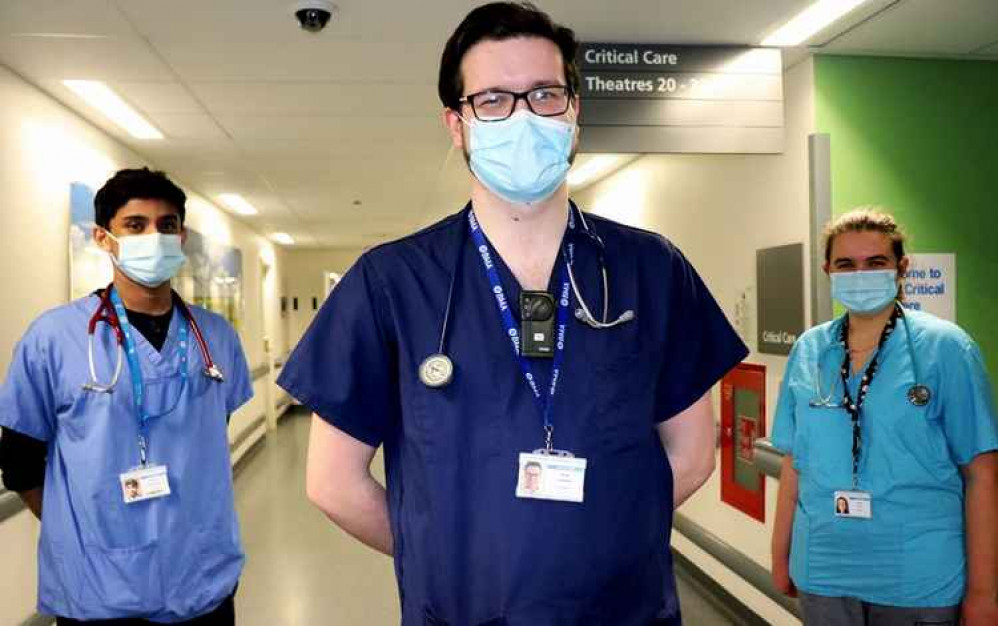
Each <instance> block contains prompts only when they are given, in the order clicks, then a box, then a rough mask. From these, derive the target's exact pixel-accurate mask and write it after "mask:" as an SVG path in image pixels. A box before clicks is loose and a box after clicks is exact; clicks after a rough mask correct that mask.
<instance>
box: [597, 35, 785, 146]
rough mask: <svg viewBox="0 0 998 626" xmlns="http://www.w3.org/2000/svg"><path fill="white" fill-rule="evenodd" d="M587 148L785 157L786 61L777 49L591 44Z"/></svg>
mask: <svg viewBox="0 0 998 626" xmlns="http://www.w3.org/2000/svg"><path fill="white" fill-rule="evenodd" d="M578 63H579V69H580V71H581V74H582V88H581V94H580V95H581V96H582V112H581V118H580V123H581V125H582V127H583V128H584V129H585V130H584V132H583V133H582V150H583V151H585V152H613V153H665V152H671V153H777V152H782V151H783V59H782V56H781V54H780V51H779V50H776V49H771V48H746V47H731V46H720V47H706V46H669V45H657V44H656V45H651V44H619V43H584V44H582V45H581V47H580V51H579V57H578Z"/></svg>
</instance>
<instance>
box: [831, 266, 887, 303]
mask: <svg viewBox="0 0 998 626" xmlns="http://www.w3.org/2000/svg"><path fill="white" fill-rule="evenodd" d="M829 277H830V278H831V280H832V297H833V298H835V299H836V300H838V301H839V302H840V303H841V304H842V306H844V307H845V308H847V309H849V311H850V312H852V313H860V314H869V313H876V312H878V311H882V310H883V309H884V308H885V307H887V306H888V305H890V304H891V303H892V302H894V300H895V299H897V295H898V285H897V277H898V273H897V270H872V271H865V272H834V273H832V274H829Z"/></svg>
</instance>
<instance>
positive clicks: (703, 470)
mask: <svg viewBox="0 0 998 626" xmlns="http://www.w3.org/2000/svg"><path fill="white" fill-rule="evenodd" d="M668 456H669V464H670V465H671V466H672V503H673V504H672V506H673V508H679V506H680V505H682V504H683V503H684V502H686V501H687V500H689V499H690V496H692V495H693V494H694V493H696V492H697V490H698V489H700V487H702V486H703V485H704V483H706V482H707V479H709V478H710V475H711V474H713V473H714V465H715V462H714V451H713V449H710V450H709V454H708V453H701V454H699V455H689V454H673V453H668Z"/></svg>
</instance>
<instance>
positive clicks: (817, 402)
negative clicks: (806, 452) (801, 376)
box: [808, 303, 932, 409]
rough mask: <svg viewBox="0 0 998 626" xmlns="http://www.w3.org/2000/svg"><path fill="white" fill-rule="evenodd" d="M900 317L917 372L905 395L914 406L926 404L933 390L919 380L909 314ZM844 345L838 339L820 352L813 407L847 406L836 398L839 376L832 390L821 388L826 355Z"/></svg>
mask: <svg viewBox="0 0 998 626" xmlns="http://www.w3.org/2000/svg"><path fill="white" fill-rule="evenodd" d="M895 306H898V307H899V306H901V305H900V304H897V303H895ZM899 317H900V318H901V320H902V322H903V323H904V334H905V335H906V342H907V345H908V355H909V357H910V358H911V369H912V370H913V373H914V374H915V383H914V384H913V385H912V386H911V387H909V388H908V391H907V393H906V394H905V396H906V397H907V398H908V402H910V403H911V404H912V405H913V406H925V405H927V404H928V403H929V401H930V400H931V399H932V390H931V389H930V388H929V386H928V385H925V384H923V383H921V382H919V381H921V380H922V376H921V370H920V368H919V366H918V355H917V354H916V352H915V344H914V340H913V339H912V336H911V326H910V325H909V324H908V316H907V315H905V314H904V311H901V312H900V315H899ZM842 346H843V344H842V342H841V341H836V342H834V343H831V344H829V345H828V346H826V347H825V349H824V350H822V351H821V353H820V354H818V358H817V362H816V363H815V368H814V394H815V396H814V397H813V398H811V400H810V401H809V402H808V405H809V406H810V407H811V408H814V409H840V408H844V407H845V405H844V404H843V403H842V402H841V400H836V398H835V389H836V388H837V386H836V385H837V378H838V377H837V376H836V377H833V378H832V388H831V390H829V392H828V394H827V395H826V394H823V393H822V389H821V375H822V372H821V362H822V360H823V359H824V357H825V355H826V354H827V353H828V352H829V351H830V350H833V349H835V348H837V347H842Z"/></svg>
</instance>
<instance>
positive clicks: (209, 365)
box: [83, 284, 225, 393]
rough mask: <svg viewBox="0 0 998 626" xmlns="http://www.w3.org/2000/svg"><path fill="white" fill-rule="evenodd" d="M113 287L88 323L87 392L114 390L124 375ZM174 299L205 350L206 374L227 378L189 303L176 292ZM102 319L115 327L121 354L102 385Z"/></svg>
mask: <svg viewBox="0 0 998 626" xmlns="http://www.w3.org/2000/svg"><path fill="white" fill-rule="evenodd" d="M112 288H113V284H112V285H108V287H107V288H106V289H105V290H104V292H103V293H102V294H101V297H100V305H99V306H98V307H97V310H96V311H95V312H94V314H93V316H92V317H91V318H90V323H89V324H88V326H87V361H88V362H89V364H90V381H89V382H86V383H84V384H83V390H84V391H92V392H94V393H111V392H112V391H114V387H115V386H116V385H117V384H118V378H119V376H121V362H122V360H123V357H124V345H125V333H124V331H123V330H122V329H121V320H120V319H119V318H118V314H117V312H116V311H115V310H114V305H113V304H112V303H111V289H112ZM173 301H174V302H175V303H176V304H177V307H178V308H179V309H180V313H181V314H182V315H183V316H184V319H185V320H187V323H188V324H189V325H190V328H191V330H192V331H193V332H194V339H195V341H196V342H197V344H198V350H200V352H201V359H202V360H203V361H204V364H205V367H204V370H203V371H202V373H203V374H204V375H205V376H207V377H208V378H210V379H211V380H214V381H216V382H222V381H224V380H225V376H223V375H222V372H221V370H219V369H218V366H217V365H215V362H214V361H212V359H211V353H210V352H209V351H208V343H207V342H206V341H205V340H204V335H202V334H201V328H200V327H198V324H197V322H196V321H195V320H194V316H193V315H191V311H190V309H189V308H187V303H185V302H184V301H183V299H182V298H181V297H180V296H179V295H177V293H176V292H174V293H173ZM100 322H104V323H106V324H107V325H108V326H110V327H111V330H112V331H114V338H115V342H116V343H117V345H118V349H117V353H118V354H117V358H116V362H115V365H114V375H113V376H112V377H111V382H110V383H108V384H107V385H102V384H100V383H99V382H98V381H97V368H96V367H95V366H94V334H95V333H96V331H97V324H98V323H100Z"/></svg>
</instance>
